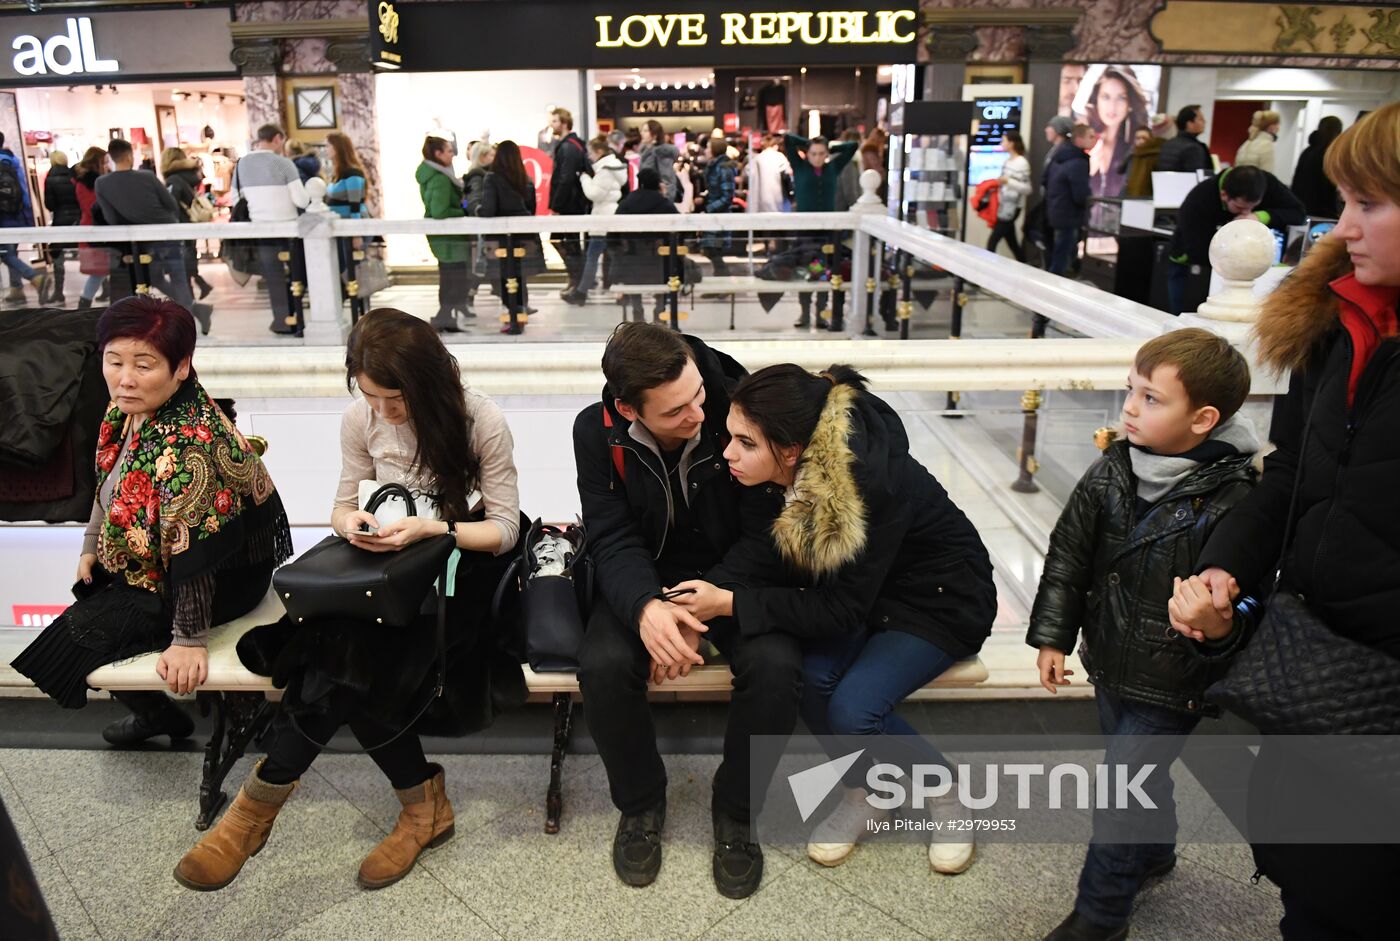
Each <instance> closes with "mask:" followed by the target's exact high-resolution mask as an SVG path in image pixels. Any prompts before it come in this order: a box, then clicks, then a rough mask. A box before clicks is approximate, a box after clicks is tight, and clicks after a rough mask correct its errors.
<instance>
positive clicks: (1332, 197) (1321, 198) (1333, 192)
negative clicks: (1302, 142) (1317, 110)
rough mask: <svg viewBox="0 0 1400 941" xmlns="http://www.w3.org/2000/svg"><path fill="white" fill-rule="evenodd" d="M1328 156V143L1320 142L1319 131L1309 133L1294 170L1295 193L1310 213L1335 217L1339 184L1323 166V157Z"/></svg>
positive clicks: (1322, 216)
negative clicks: (1333, 180)
mask: <svg viewBox="0 0 1400 941" xmlns="http://www.w3.org/2000/svg"><path fill="white" fill-rule="evenodd" d="M1325 156H1327V145H1326V144H1323V143H1319V142H1318V133H1317V131H1313V132H1312V133H1311V134H1309V135H1308V146H1307V147H1306V148H1304V150H1303V153H1302V154H1301V155H1300V156H1299V157H1298V166H1297V167H1295V168H1294V170H1293V187H1292V188H1293V195H1294V196H1297V197H1298V198H1299V199H1300V200H1302V203H1303V205H1304V206H1305V207H1306V208H1307V210H1308V215H1310V216H1319V217H1321V218H1323V219H1335V218H1337V214H1338V202H1337V184H1336V183H1333V182H1332V181H1331V180H1329V179H1328V178H1327V173H1326V171H1325V170H1323V168H1322V158H1323V157H1325Z"/></svg>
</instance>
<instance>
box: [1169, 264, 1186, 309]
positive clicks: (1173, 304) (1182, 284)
mask: <svg viewBox="0 0 1400 941" xmlns="http://www.w3.org/2000/svg"><path fill="white" fill-rule="evenodd" d="M1190 275H1191V266H1190V265H1178V264H1177V263H1176V262H1174V261H1170V262H1168V263H1167V313H1169V314H1171V315H1172V316H1173V317H1180V316H1181V310H1182V308H1183V307H1185V306H1186V285H1187V284H1188V283H1189V282H1190Z"/></svg>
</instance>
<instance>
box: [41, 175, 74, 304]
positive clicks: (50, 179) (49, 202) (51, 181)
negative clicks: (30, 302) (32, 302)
mask: <svg viewBox="0 0 1400 941" xmlns="http://www.w3.org/2000/svg"><path fill="white" fill-rule="evenodd" d="M44 208H45V209H47V210H48V211H49V224H50V225H77V224H78V220H79V219H81V218H82V216H83V212H82V208H81V207H80V206H79V205H78V184H77V179H76V177H75V176H74V174H73V171H72V170H71V169H70V168H69V166H68V155H67V154H65V153H64V152H63V151H61V150H54V151H50V152H49V172H48V175H47V176H45V177H44ZM66 250H67V246H66V245H51V246H49V263H50V265H52V267H53V271H52V275H53V278H52V282H51V288H52V290H51V291H50V293H49V296H48V297H47V298H42V297H41V298H40V300H41V301H47V303H50V304H55V305H57V306H59V307H62V306H63V305H64V304H65V303H66V301H65V299H64V297H63V261H64V259H63V256H64V253H65V252H66Z"/></svg>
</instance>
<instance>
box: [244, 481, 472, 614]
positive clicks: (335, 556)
mask: <svg viewBox="0 0 1400 941" xmlns="http://www.w3.org/2000/svg"><path fill="white" fill-rule="evenodd" d="M390 494H395V495H397V496H398V497H399V498H400V499H402V500H403V501H404V502H405V503H406V505H407V506H408V507H409V515H410V516H413V515H416V513H414V506H413V495H412V494H411V493H410V492H409V491H408V489H407V488H406V487H404V486H403V485H402V484H385V485H384V486H383V487H380V488H379V489H378V490H377V491H375V493H374V496H372V497H371V498H370V500H369V502H368V503H367V504H366V505H365V509H366V510H368V511H369V512H370V513H373V512H374V511H375V509H376V508H378V506H379V505H380V504H381V503H383V502H384V500H385V499H386V498H387V497H388V496H389V495H390ZM456 546H457V541H456V539H455V538H453V537H452V536H450V535H446V534H444V535H442V536H434V537H432V538H430V539H422V540H419V541H418V542H415V543H413V545H411V546H407V547H405V548H403V549H400V550H399V551H398V552H370V551H369V550H367V549H360V548H358V547H356V546H353V545H351V544H350V543H349V542H348V541H347V540H345V539H344V538H342V537H340V536H327V537H326V538H325V539H323V540H321V541H320V542H318V543H317V544H316V545H314V546H312V547H311V548H310V549H309V550H307V551H306V552H305V553H303V554H302V555H301V556H300V557H299V558H297V559H296V560H295V561H293V562H291V563H290V564H288V565H284V566H282V568H280V569H278V570H277V571H276V573H274V574H273V576H272V584H273V587H274V588H276V590H277V596H278V597H279V598H280V599H281V600H282V606H283V607H284V608H286V609H287V616H288V617H289V618H290V619H291V620H292V622H293V623H297V624H300V623H302V622H304V621H308V620H354V621H372V622H374V623H375V624H382V625H384V626H386V627H406V626H407V625H408V624H409V623H410V622H411V621H412V620H413V619H414V618H415V617H417V616H418V615H419V613H421V612H422V611H423V607H424V601H425V599H426V598H427V597H428V593H429V592H430V591H431V590H432V587H433V582H434V581H436V580H438V578H439V577H445V575H446V566H447V560H448V558H449V557H450V556H451V555H452V550H453V549H455V548H456ZM439 594H442V593H441V592H440V593H439Z"/></svg>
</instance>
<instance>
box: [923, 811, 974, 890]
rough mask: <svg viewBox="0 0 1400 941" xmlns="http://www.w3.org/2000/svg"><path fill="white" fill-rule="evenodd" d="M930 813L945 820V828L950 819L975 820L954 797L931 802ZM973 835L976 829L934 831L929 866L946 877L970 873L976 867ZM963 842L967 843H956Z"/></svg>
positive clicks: (934, 817)
mask: <svg viewBox="0 0 1400 941" xmlns="http://www.w3.org/2000/svg"><path fill="white" fill-rule="evenodd" d="M929 813H930V814H932V815H933V817H932V819H934V820H941V821H944V824H943V825H944V827H947V825H948V824H947V821H950V820H971V819H972V814H971V813H970V812H969V811H968V809H967V808H966V807H964V806H963V805H962V803H961V802H960V801H959V800H958V799H957V797H955V796H952V795H948V796H945V797H939V798H935V799H934V800H933V801H931V802H930V803H929ZM972 834H973V831H972V830H952V831H943V830H936V831H934V837H933V841H932V842H931V843H929V846H928V864H929V866H930V867H932V868H933V871H934V872H939V873H942V874H943V875H945V876H955V875H957V874H958V873H960V872H966V871H967V870H968V868H969V867H970V866H971V865H972V860H973V857H974V856H975V855H976V851H977V844H976V842H974V840H973V836H972ZM962 840H965V841H966V842H955V841H962Z"/></svg>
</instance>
